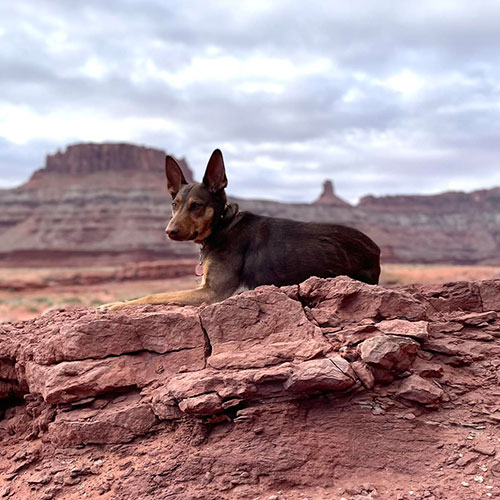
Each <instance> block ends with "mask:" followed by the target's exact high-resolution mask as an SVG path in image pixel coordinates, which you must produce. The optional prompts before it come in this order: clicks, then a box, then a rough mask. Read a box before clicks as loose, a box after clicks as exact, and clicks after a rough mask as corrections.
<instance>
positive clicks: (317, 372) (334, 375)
mask: <svg viewBox="0 0 500 500" xmlns="http://www.w3.org/2000/svg"><path fill="white" fill-rule="evenodd" d="M354 382H355V375H354V372H353V371H352V369H351V368H350V366H349V363H348V362H347V361H346V360H345V359H344V358H342V357H340V356H335V357H334V358H327V359H315V360H311V361H306V362H304V363H300V364H298V365H297V366H294V367H293V371H292V374H291V375H290V377H289V378H288V380H287V381H286V382H285V383H284V387H285V389H286V390H287V391H290V392H296V393H306V394H307V393H311V392H315V391H342V390H344V389H347V388H348V387H350V386H352V385H354Z"/></svg>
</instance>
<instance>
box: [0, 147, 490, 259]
mask: <svg viewBox="0 0 500 500" xmlns="http://www.w3.org/2000/svg"><path fill="white" fill-rule="evenodd" d="M164 154H165V152H164V151H160V150H155V149H151V148H144V147H139V146H133V145H130V144H77V145H73V146H69V147H68V148H67V149H66V150H65V151H63V152H58V153H56V154H55V155H49V156H48V157H47V161H46V165H45V167H44V168H42V169H40V170H38V171H37V172H35V174H34V175H33V176H32V178H31V179H30V180H29V181H28V182H27V183H26V184H24V185H22V186H20V187H19V188H16V189H8V190H0V265H4V266H6V265H11V266H27V265H35V266H38V265H44V266H47V265H61V264H80V265H81V264H84V265H90V264H92V265H95V264H108V263H113V264H116V263H122V262H127V261H131V260H133V261H140V260H148V259H152V260H158V259H160V260H161V259H165V258H169V257H195V256H196V251H197V250H196V247H195V246H194V245H192V244H190V243H185V244H182V243H178V242H171V241H168V240H167V239H166V238H165V234H164V228H165V226H166V223H167V221H168V219H169V218H170V215H171V211H170V198H169V195H168V193H167V189H166V183H165V174H164ZM181 163H182V165H183V170H184V173H185V175H186V177H187V178H188V179H191V178H192V173H191V171H190V170H189V168H188V166H187V164H186V163H185V161H182V160H181ZM228 170H229V192H230V190H231V175H230V165H228ZM233 201H236V202H237V203H239V204H240V209H241V210H249V211H251V212H255V213H258V214H262V215H269V216H273V217H287V218H291V219H297V220H304V221H314V222H333V223H339V224H346V225H350V226H354V227H357V228H358V229H361V230H362V231H364V232H366V233H367V234H368V235H369V236H370V237H372V238H373V239H374V241H376V242H377V243H378V244H379V246H380V247H381V248H382V258H383V259H384V260H385V261H386V262H427V263H436V262H441V263H458V264H475V263H483V264H499V263H500V258H499V255H500V188H495V189H490V190H482V191H475V192H472V193H459V192H451V193H443V194H439V195H432V196H387V197H379V198H377V197H373V196H368V197H365V198H363V199H362V200H361V201H360V203H359V204H358V205H357V206H350V205H348V204H347V203H345V202H343V201H342V200H341V199H340V198H338V197H337V196H336V195H335V193H334V192H333V186H330V185H329V184H326V185H325V189H324V193H323V195H322V196H321V197H320V199H319V200H318V202H317V203H315V204H292V203H276V202H272V201H259V200H237V199H233Z"/></svg>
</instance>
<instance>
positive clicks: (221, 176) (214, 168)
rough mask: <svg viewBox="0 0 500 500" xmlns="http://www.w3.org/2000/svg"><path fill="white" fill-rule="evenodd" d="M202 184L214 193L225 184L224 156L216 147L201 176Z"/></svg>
mask: <svg viewBox="0 0 500 500" xmlns="http://www.w3.org/2000/svg"><path fill="white" fill-rule="evenodd" d="M203 184H205V186H207V188H208V189H209V190H210V191H211V192H212V193H216V192H217V191H220V190H222V189H224V188H225V187H226V186H227V177H226V169H225V168H224V158H222V153H221V151H220V149H216V150H215V151H214V152H213V153H212V156H211V157H210V160H208V165H207V169H206V170H205V175H204V177H203Z"/></svg>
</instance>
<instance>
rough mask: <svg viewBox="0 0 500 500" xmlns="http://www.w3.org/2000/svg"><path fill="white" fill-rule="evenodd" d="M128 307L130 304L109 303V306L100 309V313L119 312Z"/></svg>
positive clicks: (101, 306)
mask: <svg viewBox="0 0 500 500" xmlns="http://www.w3.org/2000/svg"><path fill="white" fill-rule="evenodd" d="M127 305H128V302H125V301H121V302H108V303H107V304H102V305H100V306H99V307H98V309H99V311H102V312H106V311H117V310H118V309H121V308H122V307H125V306H127Z"/></svg>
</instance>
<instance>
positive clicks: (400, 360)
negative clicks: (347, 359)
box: [358, 335, 419, 371]
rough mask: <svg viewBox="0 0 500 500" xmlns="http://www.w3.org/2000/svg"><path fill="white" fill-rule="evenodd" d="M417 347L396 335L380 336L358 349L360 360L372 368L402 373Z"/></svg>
mask: <svg viewBox="0 0 500 500" xmlns="http://www.w3.org/2000/svg"><path fill="white" fill-rule="evenodd" d="M418 348H419V345H418V343H417V342H415V341H414V340H411V339H409V338H406V337H399V336H396V335H381V336H378V337H373V338H371V339H368V340H365V341H364V342H363V343H362V344H360V346H359V347H358V350H359V353H360V355H361V359H362V360H363V361H364V362H365V363H367V364H368V365H370V366H372V367H374V368H382V369H384V370H393V371H404V370H407V369H408V368H410V366H411V365H412V363H413V361H414V360H415V357H416V355H417V351H418Z"/></svg>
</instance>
